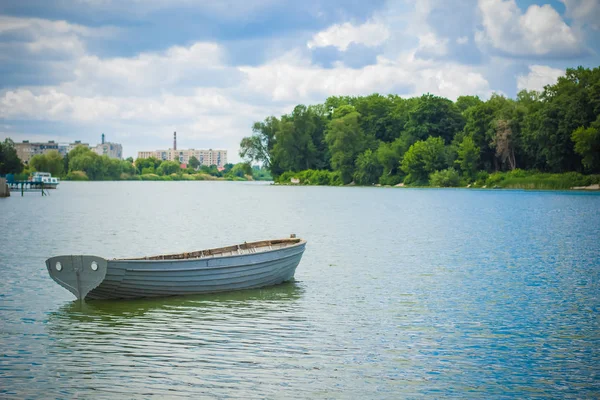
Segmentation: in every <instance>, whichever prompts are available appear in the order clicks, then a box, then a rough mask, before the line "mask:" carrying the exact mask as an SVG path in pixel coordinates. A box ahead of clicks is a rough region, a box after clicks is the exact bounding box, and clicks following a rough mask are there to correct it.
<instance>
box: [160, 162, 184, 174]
mask: <svg viewBox="0 0 600 400" xmlns="http://www.w3.org/2000/svg"><path fill="white" fill-rule="evenodd" d="M180 170H181V166H180V165H179V163H178V162H175V161H163V162H162V163H160V165H159V166H158V168H157V169H156V173H157V174H158V175H171V174H175V173H177V172H179V171H180Z"/></svg>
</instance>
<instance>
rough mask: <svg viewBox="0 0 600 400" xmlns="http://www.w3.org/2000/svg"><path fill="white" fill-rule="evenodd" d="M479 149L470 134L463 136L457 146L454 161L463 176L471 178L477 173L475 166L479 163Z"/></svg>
mask: <svg viewBox="0 0 600 400" xmlns="http://www.w3.org/2000/svg"><path fill="white" fill-rule="evenodd" d="M479 152H480V150H479V147H477V145H475V142H474V141H473V139H472V138H471V137H470V136H465V138H464V139H463V141H462V142H461V143H460V145H459V146H458V150H457V156H458V159H457V160H456V161H455V164H457V165H458V166H459V168H460V170H461V171H462V173H463V175H464V176H465V177H468V178H469V179H471V180H473V179H475V175H476V174H477V166H478V165H479V157H480V154H479Z"/></svg>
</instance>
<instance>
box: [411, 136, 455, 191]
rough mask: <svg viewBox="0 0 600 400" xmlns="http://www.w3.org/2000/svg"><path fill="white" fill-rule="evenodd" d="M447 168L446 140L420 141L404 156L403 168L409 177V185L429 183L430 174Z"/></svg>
mask: <svg viewBox="0 0 600 400" xmlns="http://www.w3.org/2000/svg"><path fill="white" fill-rule="evenodd" d="M445 166H446V154H445V148H444V140H443V139H442V138H441V137H430V138H428V139H427V140H419V141H418V142H416V143H415V144H413V145H412V146H410V148H409V149H408V151H407V152H406V154H404V158H403V159H402V163H401V168H402V170H403V171H404V172H406V173H407V174H408V175H409V176H407V179H406V180H407V181H408V182H407V183H415V182H416V183H419V184H423V183H426V182H427V179H428V177H429V174H431V173H432V172H435V171H438V170H441V169H443V168H444V167H445Z"/></svg>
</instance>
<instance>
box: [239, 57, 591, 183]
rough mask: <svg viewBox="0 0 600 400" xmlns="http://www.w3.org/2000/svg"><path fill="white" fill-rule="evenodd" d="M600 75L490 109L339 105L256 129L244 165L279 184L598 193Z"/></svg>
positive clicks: (405, 103) (383, 100)
mask: <svg viewBox="0 0 600 400" xmlns="http://www.w3.org/2000/svg"><path fill="white" fill-rule="evenodd" d="M599 88H600V67H597V68H593V69H588V68H583V67H578V68H569V69H567V70H566V71H565V74H564V76H561V77H559V78H558V79H557V81H556V82H555V83H554V84H552V85H547V86H545V87H544V90H543V91H527V90H522V91H520V92H519V93H518V94H517V96H516V98H514V99H512V98H508V97H506V96H504V95H502V94H498V93H494V94H492V95H491V96H490V97H489V98H488V99H480V98H479V97H477V96H472V95H465V96H458V98H457V99H456V100H455V101H453V100H451V99H446V98H443V97H439V96H435V95H432V94H429V93H427V94H424V95H422V96H420V97H413V98H404V97H401V96H398V95H395V94H389V95H387V96H384V95H381V94H378V93H375V94H372V95H369V96H331V97H329V98H327V99H326V100H325V102H324V103H322V104H315V105H309V106H305V105H302V104H300V105H297V106H296V107H295V108H294V109H293V110H292V112H291V113H290V114H285V115H282V116H280V117H277V116H269V117H267V118H266V119H265V120H264V121H260V122H256V123H255V124H254V125H253V134H252V135H251V136H248V137H245V138H243V139H242V141H241V143H240V156H241V157H242V158H245V159H247V160H250V161H256V162H259V163H261V165H264V166H265V167H266V168H268V169H269V170H270V171H271V173H272V174H273V177H274V179H275V181H276V182H278V183H282V184H287V183H291V182H292V180H293V181H294V182H297V183H299V184H310V185H334V186H339V185H362V186H372V185H380V186H396V185H400V184H402V185H403V186H408V187H411V186H412V187H428V186H433V187H467V186H468V187H486V188H490V187H497V188H503V187H506V188H519V189H559V190H563V189H569V188H572V187H581V186H590V185H595V184H598V178H597V177H598V174H600V89H599Z"/></svg>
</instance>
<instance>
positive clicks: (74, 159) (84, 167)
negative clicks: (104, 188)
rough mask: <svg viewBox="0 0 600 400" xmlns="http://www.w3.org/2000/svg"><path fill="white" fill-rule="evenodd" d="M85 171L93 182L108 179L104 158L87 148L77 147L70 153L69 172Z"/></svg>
mask: <svg viewBox="0 0 600 400" xmlns="http://www.w3.org/2000/svg"><path fill="white" fill-rule="evenodd" d="M73 171H83V172H85V174H86V175H87V177H88V178H89V179H91V180H102V179H106V178H105V177H106V171H107V165H105V164H104V162H103V159H102V157H100V156H99V155H98V154H96V153H95V152H93V151H92V150H90V149H89V148H88V147H86V146H77V147H75V148H74V149H73V150H71V151H70V152H69V172H73Z"/></svg>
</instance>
